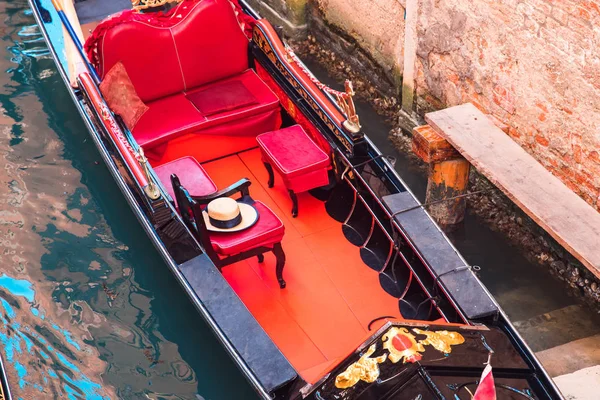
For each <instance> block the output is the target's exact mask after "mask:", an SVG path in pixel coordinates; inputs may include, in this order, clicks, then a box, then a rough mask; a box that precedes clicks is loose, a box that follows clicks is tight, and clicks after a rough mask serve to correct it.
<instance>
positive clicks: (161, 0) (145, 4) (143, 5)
mask: <svg viewBox="0 0 600 400" xmlns="http://www.w3.org/2000/svg"><path fill="white" fill-rule="evenodd" d="M181 1H183V0H131V5H132V6H133V9H134V10H137V11H140V10H145V9H147V8H153V7H160V6H164V5H165V4H167V3H180V2H181Z"/></svg>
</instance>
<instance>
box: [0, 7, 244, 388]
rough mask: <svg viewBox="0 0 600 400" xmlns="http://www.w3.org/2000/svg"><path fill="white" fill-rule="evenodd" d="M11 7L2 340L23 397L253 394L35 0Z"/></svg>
mask: <svg viewBox="0 0 600 400" xmlns="http://www.w3.org/2000/svg"><path fill="white" fill-rule="evenodd" d="M0 16H1V17H2V19H1V22H0V41H1V49H0V68H2V70H3V73H2V74H1V75H0V107H1V110H0V315H1V317H0V341H1V342H2V347H3V356H4V358H5V361H6V363H7V369H8V375H9V380H10V383H11V388H12V390H13V395H14V397H15V398H22V399H46V398H48V399H52V398H72V399H79V398H89V399H100V398H110V399H113V398H123V399H202V398H204V399H246V398H250V399H251V398H256V396H255V395H254V392H253V391H252V389H251V388H250V387H249V385H248V384H247V382H246V380H245V379H244V378H243V376H242V375H241V373H240V372H239V371H238V370H237V368H236V367H235V365H234V364H233V362H232V361H231V360H230V359H229V357H228V355H227V354H226V353H225V352H224V350H223V349H222V347H221V345H220V344H219V343H218V342H217V340H216V339H215V338H214V336H213V335H212V333H211V332H210V330H209V328H208V327H207V326H206V325H205V324H204V322H203V321H202V320H201V317H200V316H199V315H198V313H197V312H196V311H195V309H194V308H193V306H192V304H191V303H190V302H189V301H188V299H187V298H186V297H185V295H184V293H183V290H182V289H181V288H180V287H179V285H178V284H177V282H176V281H175V279H174V278H173V277H172V275H171V274H170V272H169V271H168V270H167V267H166V266H165V265H164V263H163V262H162V260H161V259H160V257H159V255H158V253H157V252H156V251H155V249H154V247H153V246H152V244H151V243H150V241H149V240H148V238H147V237H146V235H145V233H144V232H143V231H142V229H141V227H140V226H139V224H138V222H137V220H136V219H135V217H134V215H133V214H132V212H131V210H130V209H129V207H128V206H127V204H126V202H125V200H124V199H123V197H122V195H121V193H120V191H119V190H118V188H117V186H116V185H115V184H114V182H113V180H112V178H111V176H110V174H109V172H108V170H107V169H106V167H105V166H104V164H103V163H102V161H101V159H100V156H99V154H98V152H97V150H96V148H95V146H94V145H93V143H92V141H91V139H90V138H89V137H88V133H87V131H86V128H85V127H84V125H83V124H82V122H81V121H80V119H79V115H78V113H77V111H76V109H75V107H74V106H73V104H72V102H71V98H70V97H69V95H68V93H67V91H66V89H65V87H64V84H63V82H62V80H61V78H60V76H59V74H58V72H57V71H56V68H55V67H54V63H53V61H52V58H51V56H50V54H49V52H48V50H47V47H46V44H45V43H44V40H43V38H42V36H41V34H40V32H39V29H38V28H37V26H36V25H35V21H34V18H33V16H32V14H31V12H30V11H29V9H28V5H27V2H26V1H24V0H20V1H18V2H17V1H9V2H2V3H0Z"/></svg>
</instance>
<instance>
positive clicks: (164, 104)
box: [133, 70, 279, 149]
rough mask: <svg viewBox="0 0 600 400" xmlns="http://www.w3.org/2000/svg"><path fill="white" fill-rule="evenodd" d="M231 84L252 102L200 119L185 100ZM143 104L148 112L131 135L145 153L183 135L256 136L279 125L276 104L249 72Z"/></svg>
mask: <svg viewBox="0 0 600 400" xmlns="http://www.w3.org/2000/svg"><path fill="white" fill-rule="evenodd" d="M231 83H237V84H240V85H242V87H244V88H245V89H247V90H248V92H249V93H251V94H252V96H253V98H254V99H256V102H254V103H251V104H246V105H242V106H240V107H233V108H231V109H227V110H225V111H222V112H215V113H213V114H210V115H207V116H204V115H203V114H202V113H201V112H200V111H199V110H198V109H197V108H196V107H195V106H194V104H193V103H192V102H191V101H190V100H189V99H188V98H187V97H186V95H187V96H190V95H194V94H200V96H202V94H203V92H208V95H210V91H211V90H219V88H220V87H221V86H225V88H227V87H228V85H230V84H231ZM229 87H230V86H229ZM146 104H147V105H148V106H149V107H150V109H149V110H148V111H146V112H145V113H144V115H143V116H142V118H140V120H139V121H138V123H137V125H136V126H135V129H134V130H133V135H134V136H135V138H136V140H137V142H138V144H139V145H140V146H144V147H147V148H149V149H151V148H152V147H154V146H156V145H159V144H161V143H164V142H166V141H168V140H172V139H174V138H176V137H179V136H181V135H183V134H186V133H202V134H206V135H219V134H225V135H229V136H238V135H243V136H249V135H250V136H256V135H257V134H259V133H261V132H264V129H265V126H267V127H269V128H270V127H273V126H277V125H278V123H279V100H278V99H277V97H276V96H275V95H274V94H273V92H271V90H270V89H269V87H268V86H267V85H265V84H264V83H263V82H262V81H261V80H260V78H259V77H258V76H257V75H256V73H255V72H254V71H253V70H247V71H245V72H243V73H241V74H239V75H236V76H234V77H230V78H226V79H223V80H221V81H218V82H213V83H210V84H208V85H204V86H202V87H199V88H195V89H194V90H190V91H187V92H185V93H183V92H182V93H176V94H174V95H172V96H169V97H164V98H161V99H158V100H155V101H152V102H149V103H146ZM242 104H243V103H242ZM225 124H227V125H226V126H224V125H225ZM227 126H229V129H227ZM223 127H225V129H223Z"/></svg>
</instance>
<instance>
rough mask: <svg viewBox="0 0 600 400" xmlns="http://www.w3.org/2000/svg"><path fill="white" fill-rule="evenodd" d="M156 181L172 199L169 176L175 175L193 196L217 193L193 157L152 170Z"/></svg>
mask: <svg viewBox="0 0 600 400" xmlns="http://www.w3.org/2000/svg"><path fill="white" fill-rule="evenodd" d="M154 172H155V173H156V175H157V176H158V179H160V181H161V182H162V183H163V185H164V186H165V188H166V189H167V192H168V193H169V195H170V196H171V198H172V199H175V193H174V191H173V185H172V184H171V175H172V174H175V175H177V176H178V177H179V179H180V180H181V183H182V184H183V185H185V187H186V188H188V190H189V191H190V193H191V194H192V195H194V196H206V195H208V194H212V193H214V192H216V191H217V185H215V183H214V182H213V181H212V179H210V177H209V176H208V174H207V173H206V171H204V168H202V165H200V163H199V162H198V161H196V159H195V158H194V157H182V158H179V159H177V160H174V161H171V162H168V163H166V164H163V165H160V166H158V167H156V168H154Z"/></svg>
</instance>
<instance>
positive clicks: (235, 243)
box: [210, 201, 285, 256]
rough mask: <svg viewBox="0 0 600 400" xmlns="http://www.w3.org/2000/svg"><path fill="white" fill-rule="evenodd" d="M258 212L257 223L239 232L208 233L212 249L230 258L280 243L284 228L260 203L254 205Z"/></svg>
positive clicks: (277, 218) (268, 209)
mask: <svg viewBox="0 0 600 400" xmlns="http://www.w3.org/2000/svg"><path fill="white" fill-rule="evenodd" d="M254 207H255V208H256V211H258V215H259V217H258V222H257V223H256V224H255V225H254V226H252V227H251V228H248V229H246V230H243V231H241V232H235V233H231V232H229V233H218V232H211V233H210V241H211V243H212V246H213V249H214V250H215V251H216V252H217V254H219V255H221V256H232V255H235V254H239V253H242V252H244V251H247V250H252V249H254V248H257V247H260V246H267V247H270V246H272V245H273V244H275V243H278V242H281V239H283V234H284V232H285V227H284V226H283V222H281V220H280V219H279V217H278V216H277V215H275V213H274V212H273V211H271V209H270V208H268V207H267V206H265V205H264V204H263V203H261V202H260V201H257V202H255V203H254Z"/></svg>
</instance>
